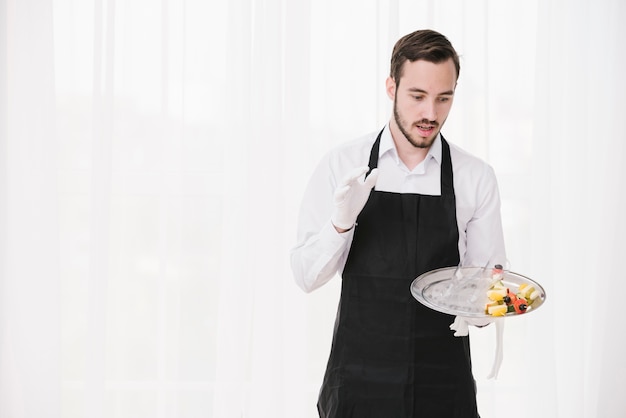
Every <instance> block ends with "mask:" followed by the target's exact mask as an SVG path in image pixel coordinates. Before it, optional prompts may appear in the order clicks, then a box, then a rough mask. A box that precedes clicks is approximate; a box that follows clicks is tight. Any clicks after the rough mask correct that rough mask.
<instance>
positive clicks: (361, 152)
mask: <svg viewBox="0 0 626 418" xmlns="http://www.w3.org/2000/svg"><path fill="white" fill-rule="evenodd" d="M377 136H378V132H373V133H371V134H368V135H366V136H364V137H361V138H359V139H357V140H354V141H351V142H348V143H346V144H344V145H341V146H339V147H337V148H335V149H334V150H332V151H330V152H329V153H327V154H326V155H325V156H324V158H323V159H322V160H321V162H320V163H319V164H318V166H317V168H316V170H315V172H314V173H313V176H312V177H311V179H310V181H309V184H308V186H307V188H306V191H305V193H304V197H303V201H302V206H301V209H300V217H299V221H298V232H297V244H296V246H295V247H294V248H293V249H292V251H291V267H292V270H293V273H294V276H295V280H296V282H297V284H298V285H299V286H300V287H301V288H302V289H303V290H304V291H306V292H310V291H312V290H314V289H317V288H318V287H320V286H322V285H323V284H324V283H326V282H328V281H329V280H330V279H331V278H333V277H334V276H335V274H336V273H338V272H339V273H341V272H342V271H343V268H344V265H345V263H346V259H347V256H348V252H349V249H350V245H351V243H352V236H353V231H354V228H352V229H351V230H350V231H348V232H344V233H338V232H337V231H336V230H335V228H334V226H333V225H332V223H331V222H330V218H331V215H332V212H333V203H332V202H333V193H334V191H335V188H336V187H337V184H338V183H339V182H340V181H341V180H342V179H343V178H344V176H346V175H347V174H348V172H350V171H351V170H352V169H354V168H356V167H362V166H367V165H368V164H369V156H370V152H371V149H372V145H373V143H374V141H375V140H376V137H377ZM448 143H449V145H450V157H451V160H452V170H453V175H454V193H455V196H456V217H457V224H458V228H459V255H460V259H461V264H462V265H464V266H484V265H485V264H487V262H489V265H494V264H503V265H504V264H505V261H506V255H505V250H504V237H503V233H502V221H501V216H500V195H499V191H498V184H497V181H496V176H495V173H494V171H493V169H492V168H491V166H489V165H488V164H487V163H485V162H484V161H482V160H480V159H478V158H477V157H474V156H472V155H471V154H469V153H467V152H465V151H463V150H462V149H460V148H458V147H457V146H455V145H453V144H451V143H450V142H448ZM441 151H442V146H441V137H440V136H437V138H436V139H435V141H434V142H433V145H432V146H431V148H430V150H429V152H428V155H427V156H426V158H425V159H424V160H423V161H422V162H421V163H420V164H419V165H417V167H415V168H414V169H413V170H409V169H408V168H407V167H406V166H405V165H404V163H403V162H402V161H401V160H400V158H399V157H398V153H397V151H396V148H395V144H394V142H393V139H392V137H391V133H390V131H389V126H388V125H387V126H386V127H385V129H384V131H383V134H382V136H381V139H380V148H379V157H378V168H379V175H378V180H377V182H376V186H375V189H376V190H380V191H386V192H395V193H417V194H422V195H435V196H439V195H441V182H440V177H441Z"/></svg>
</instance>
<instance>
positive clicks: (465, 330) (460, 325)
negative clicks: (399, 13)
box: [450, 316, 495, 337]
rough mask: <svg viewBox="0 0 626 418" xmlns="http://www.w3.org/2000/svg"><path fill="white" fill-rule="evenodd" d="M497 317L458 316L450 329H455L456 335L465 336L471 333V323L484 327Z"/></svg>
mask: <svg viewBox="0 0 626 418" xmlns="http://www.w3.org/2000/svg"><path fill="white" fill-rule="evenodd" d="M494 319H495V318H470V317H466V316H456V317H455V318H454V322H453V323H452V324H450V329H451V330H453V331H455V333H454V336H455V337H464V336H466V335H467V334H469V325H474V326H475V327H484V326H487V325H489V324H491V323H492V322H493V321H494Z"/></svg>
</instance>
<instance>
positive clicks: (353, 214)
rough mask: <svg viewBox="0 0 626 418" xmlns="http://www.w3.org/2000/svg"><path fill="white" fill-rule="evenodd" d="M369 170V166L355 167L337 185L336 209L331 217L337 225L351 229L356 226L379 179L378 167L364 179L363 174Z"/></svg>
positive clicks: (334, 201)
mask: <svg viewBox="0 0 626 418" xmlns="http://www.w3.org/2000/svg"><path fill="white" fill-rule="evenodd" d="M368 170H369V167H359V168H355V169H354V170H352V171H351V172H350V173H348V175H347V176H346V177H345V178H344V179H343V180H342V181H341V183H339V185H338V186H337V189H336V190H335V195H334V198H333V203H334V204H335V209H334V211H333V215H332V217H331V221H332V223H333V225H334V226H335V227H337V228H340V229H350V228H352V227H353V226H354V223H355V222H356V218H357V216H359V213H361V210H363V207H364V206H365V203H366V202H367V199H368V198H369V196H370V192H371V190H372V188H373V187H374V185H375V184H376V180H377V179H378V169H377V168H375V169H373V170H372V172H371V173H370V174H369V176H367V178H366V179H363V178H362V177H363V175H364V174H365V173H367V171H368Z"/></svg>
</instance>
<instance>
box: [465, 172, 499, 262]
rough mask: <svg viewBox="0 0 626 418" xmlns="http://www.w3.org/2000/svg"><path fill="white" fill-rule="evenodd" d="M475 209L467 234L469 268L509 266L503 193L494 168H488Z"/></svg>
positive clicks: (478, 191) (481, 179)
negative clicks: (501, 193)
mask: <svg viewBox="0 0 626 418" xmlns="http://www.w3.org/2000/svg"><path fill="white" fill-rule="evenodd" d="M474 198H475V209H474V212H473V214H472V216H471V218H470V219H469V221H468V222H467V225H466V230H465V240H466V242H465V256H464V257H463V258H462V260H463V265H465V266H480V267H482V266H484V265H487V266H494V265H496V264H501V265H503V266H506V263H507V260H506V251H505V246H504V233H503V229H502V216H501V213H500V206H501V203H500V193H499V190H498V183H497V180H496V175H495V173H494V171H493V168H492V167H491V166H489V165H487V164H485V165H484V170H483V172H482V176H481V178H480V180H479V182H478V184H477V187H476V195H475V197H474Z"/></svg>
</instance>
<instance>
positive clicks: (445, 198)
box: [318, 132, 478, 418]
mask: <svg viewBox="0 0 626 418" xmlns="http://www.w3.org/2000/svg"><path fill="white" fill-rule="evenodd" d="M381 133H382V132H381ZM380 135H381V134H379V135H378V138H377V139H376V141H375V142H374V145H373V147H372V151H371V155H370V165H369V166H370V170H371V169H373V168H375V167H377V166H378V149H379V144H380ZM441 139H442V164H441V196H428V195H419V194H402V193H391V192H382V191H376V190H372V192H371V194H370V197H369V199H368V201H367V203H366V205H365V207H364V208H363V210H362V211H361V214H360V215H359V217H358V219H357V224H356V226H355V228H356V229H355V231H354V238H353V242H352V246H351V248H350V252H349V254H348V259H347V261H346V266H345V268H344V272H343V275H342V288H341V299H340V303H339V309H338V312H337V318H336V321H335V330H334V335H333V343H332V348H331V353H330V357H329V360H328V365H327V369H326V374H325V376H324V382H323V384H322V388H321V391H320V395H319V400H318V411H319V414H320V417H322V418H349V417H354V418H368V417H371V418H409V417H411V418H415V417H424V418H438V417H441V418H476V417H478V413H477V410H476V391H475V384H474V379H473V376H472V371H471V361H470V353H469V339H468V337H455V336H454V335H453V332H452V331H450V328H449V326H450V324H451V323H452V322H453V321H454V317H453V316H450V315H446V314H442V313H439V312H436V311H434V310H431V309H429V308H427V307H425V306H423V305H421V304H420V303H419V302H417V301H416V300H415V299H413V297H412V295H411V292H410V285H411V283H412V281H413V280H414V279H415V278H416V277H417V276H419V275H420V274H422V273H425V272H427V271H430V270H434V269H437V268H441V267H450V266H456V265H458V263H459V251H458V240H459V232H458V227H457V222H456V204H455V196H454V187H453V177H452V162H451V159H450V147H449V145H448V143H447V142H446V141H445V139H443V137H442V138H441Z"/></svg>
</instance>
